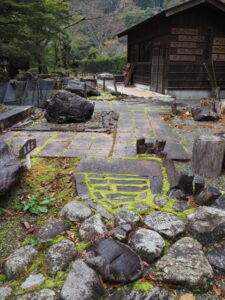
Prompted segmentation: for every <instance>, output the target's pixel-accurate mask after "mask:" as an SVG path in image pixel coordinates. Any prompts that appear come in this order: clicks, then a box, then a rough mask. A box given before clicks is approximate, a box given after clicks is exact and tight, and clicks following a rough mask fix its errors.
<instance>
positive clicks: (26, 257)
mask: <svg viewBox="0 0 225 300" xmlns="http://www.w3.org/2000/svg"><path fill="white" fill-rule="evenodd" d="M36 255H37V251H36V250H35V248H34V247H33V246H24V247H21V248H19V249H17V250H16V251H15V252H14V253H13V254H12V255H11V256H10V257H9V258H8V259H7V261H6V263H5V265H4V271H5V274H6V277H7V279H8V280H11V279H15V278H17V277H18V276H20V274H21V273H23V272H24V271H25V270H26V268H27V267H28V266H29V265H30V264H31V263H32V261H33V260H34V258H35V256H36Z"/></svg>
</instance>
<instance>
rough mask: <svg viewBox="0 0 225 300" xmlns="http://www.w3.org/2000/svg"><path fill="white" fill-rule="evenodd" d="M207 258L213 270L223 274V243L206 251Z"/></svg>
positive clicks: (224, 257) (224, 245)
mask: <svg viewBox="0 0 225 300" xmlns="http://www.w3.org/2000/svg"><path fill="white" fill-rule="evenodd" d="M206 256H207V259H208V261H209V263H210V265H211V266H212V268H213V270H214V271H215V272H216V273H217V274H219V275H222V276H224V275H225V243H223V244H221V245H220V247H214V248H213V249H211V250H210V251H208V252H207V255H206Z"/></svg>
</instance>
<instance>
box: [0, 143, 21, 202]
mask: <svg viewBox="0 0 225 300" xmlns="http://www.w3.org/2000/svg"><path fill="white" fill-rule="evenodd" d="M22 171H23V166H22V164H21V163H20V161H19V160H18V159H17V158H16V157H15V156H14V155H13V154H12V153H11V152H10V150H9V147H8V145H7V144H6V143H5V142H4V141H3V140H1V139H0V197H1V196H3V195H5V194H6V193H8V192H9V191H10V190H11V189H12V188H13V186H14V185H16V184H17V183H18V182H19V180H20V177H21V174H22Z"/></svg>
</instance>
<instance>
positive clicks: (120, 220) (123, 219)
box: [114, 209, 140, 226]
mask: <svg viewBox="0 0 225 300" xmlns="http://www.w3.org/2000/svg"><path fill="white" fill-rule="evenodd" d="M139 220H140V217H139V215H138V214H136V213H135V212H133V211H132V210H129V209H121V210H120V211H119V212H118V213H117V214H116V216H115V219H114V222H115V225H117V226H118V225H121V224H126V223H129V224H135V223H137V222H138V221H139Z"/></svg>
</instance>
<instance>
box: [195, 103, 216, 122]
mask: <svg viewBox="0 0 225 300" xmlns="http://www.w3.org/2000/svg"><path fill="white" fill-rule="evenodd" d="M192 117H193V119H194V120H195V121H217V120H218V119H219V116H218V115H217V114H216V113H215V112H214V111H213V110H212V109H211V108H210V107H208V106H202V107H196V108H193V109H192Z"/></svg>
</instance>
